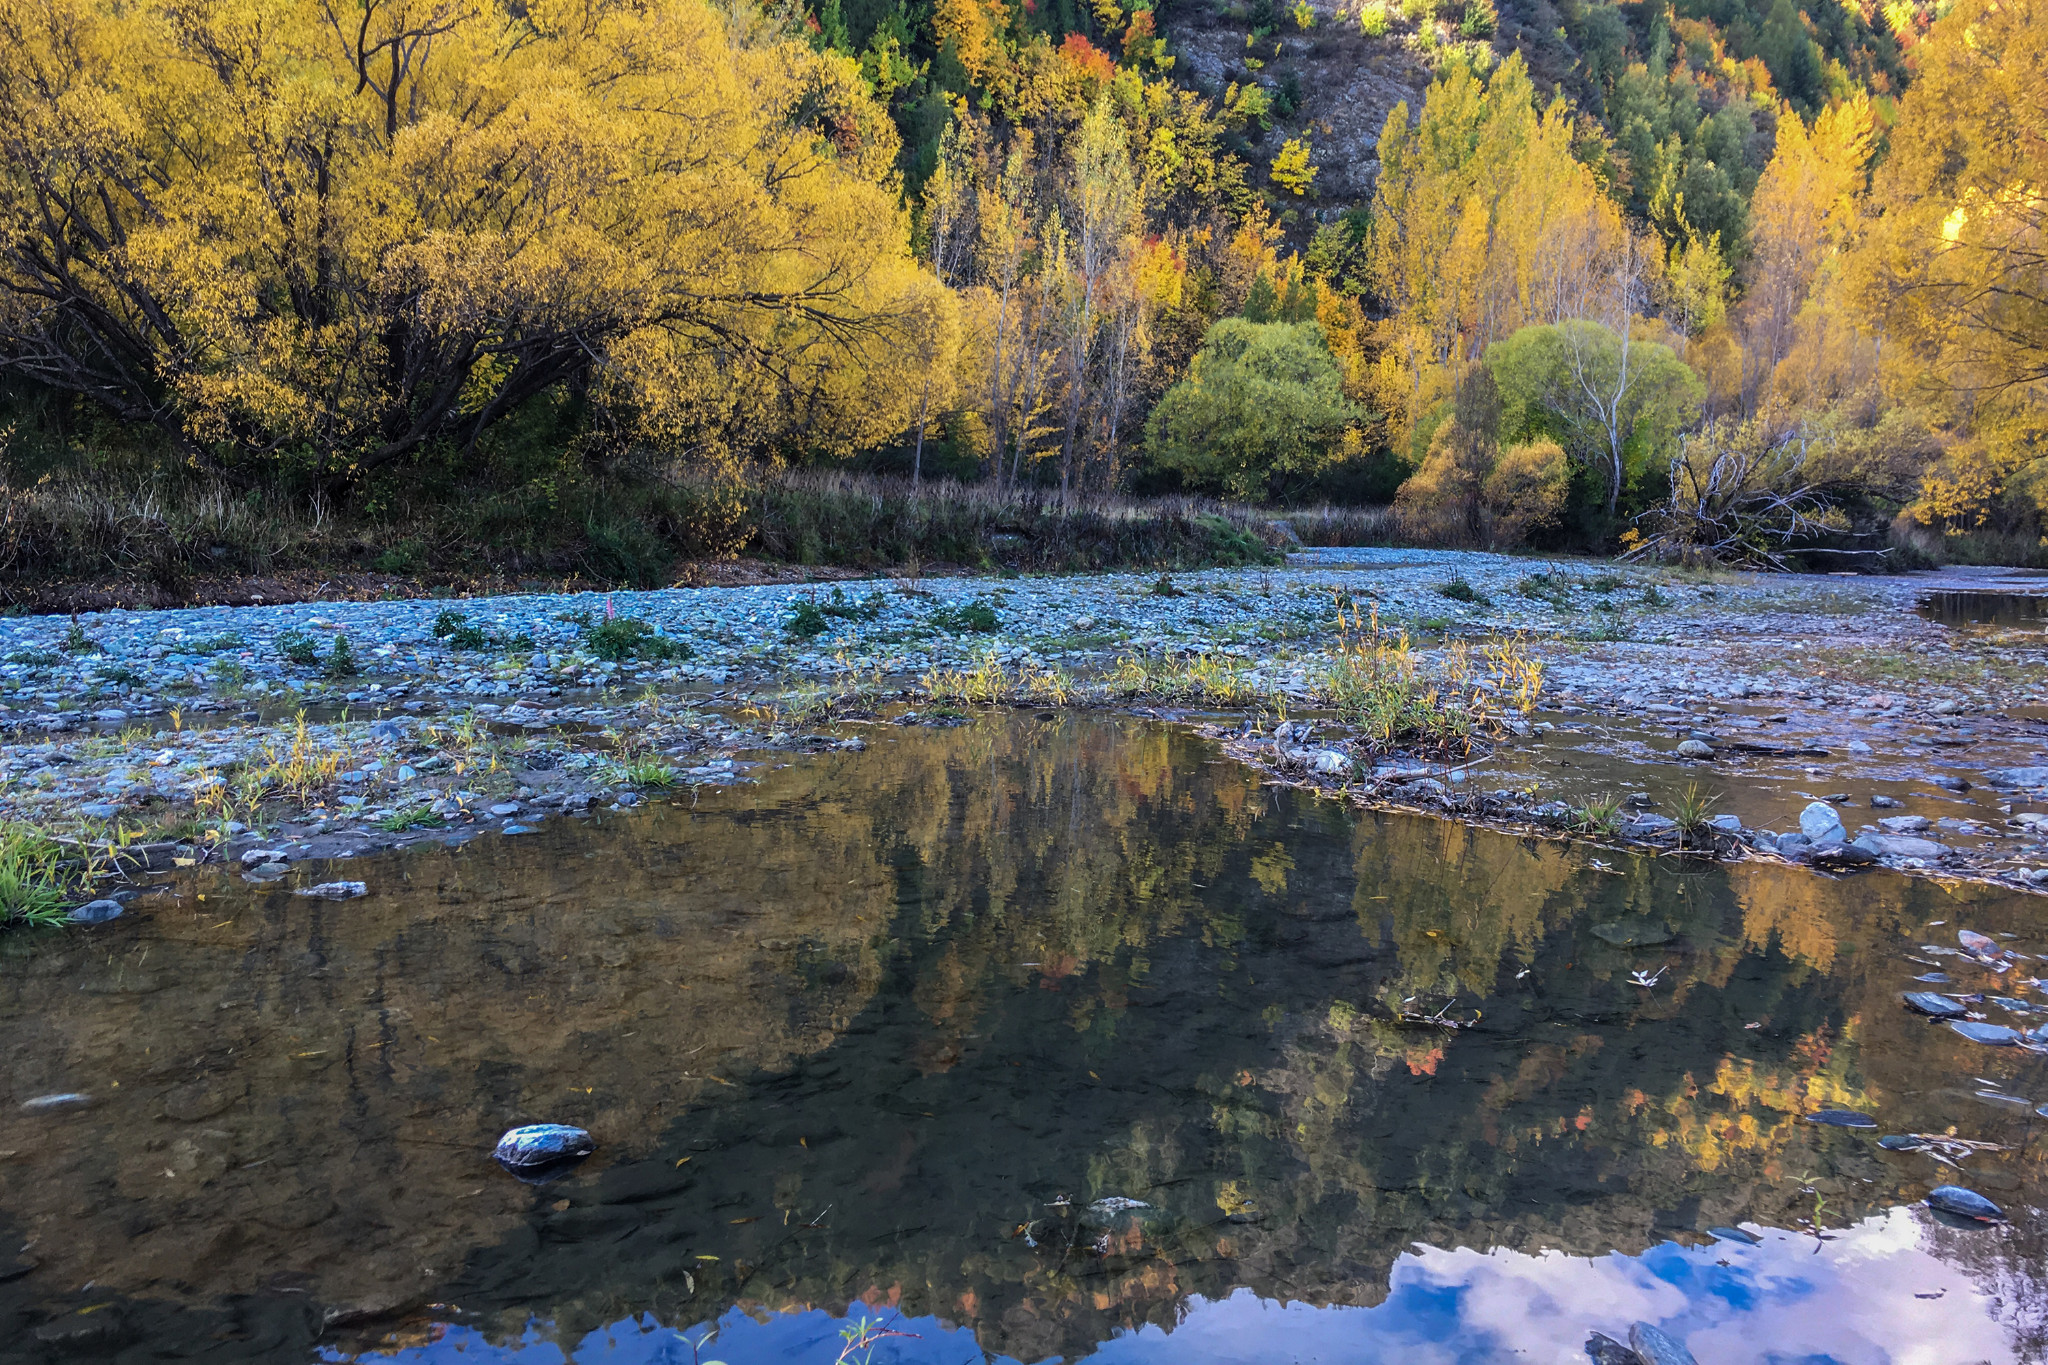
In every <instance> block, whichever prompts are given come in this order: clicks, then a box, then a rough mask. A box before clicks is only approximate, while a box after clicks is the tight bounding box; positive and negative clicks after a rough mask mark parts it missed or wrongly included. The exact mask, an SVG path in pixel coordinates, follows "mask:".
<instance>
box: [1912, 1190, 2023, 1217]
mask: <svg viewBox="0 0 2048 1365" xmlns="http://www.w3.org/2000/svg"><path fill="white" fill-rule="evenodd" d="M1927 1207H1928V1208H1930V1209H1935V1210H1938V1211H1939V1212H1942V1213H1946V1214H1951V1215H1953V1216H1954V1217H1957V1218H1970V1219H1974V1220H1975V1221H1977V1222H1979V1223H2003V1222H2004V1221H2005V1210H2004V1209H2001V1208H2000V1207H1998V1205H1996V1204H1994V1203H1992V1202H1991V1201H1990V1200H1989V1199H1986V1198H1985V1197H1984V1196H1983V1195H1981V1194H1979V1193H1977V1192H1976V1191H1975V1190H1966V1189H1964V1188H1963V1187H1962V1186H1961V1185H1936V1186H1935V1187H1934V1188H1933V1189H1931V1190H1929V1191H1928V1192H1927Z"/></svg>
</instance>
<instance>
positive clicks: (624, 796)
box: [612, 792, 640, 806]
mask: <svg viewBox="0 0 2048 1365" xmlns="http://www.w3.org/2000/svg"><path fill="white" fill-rule="evenodd" d="M612 799H613V800H614V801H617V802H618V803H619V804H620V805H621V806H637V805H639V804H640V793H639V792H620V793H619V794H618V795H617V796H615V797H613V798H612Z"/></svg>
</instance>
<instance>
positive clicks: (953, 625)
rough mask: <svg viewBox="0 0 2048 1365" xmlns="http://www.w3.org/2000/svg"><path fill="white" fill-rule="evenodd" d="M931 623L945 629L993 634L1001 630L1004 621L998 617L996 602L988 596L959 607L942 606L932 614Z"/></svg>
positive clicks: (958, 632) (955, 631)
mask: <svg viewBox="0 0 2048 1365" xmlns="http://www.w3.org/2000/svg"><path fill="white" fill-rule="evenodd" d="M931 624H932V625H933V626H934V627H935V628H937V629H939V630H943V631H949V632H952V633H955V634H964V633H966V632H969V631H972V632H975V633H977V634H981V635H993V634H995V633H996V632H997V631H999V630H1001V629H1002V628H1003V627H1002V622H1001V621H1000V620H999V619H997V617H996V609H995V604H994V603H992V602H990V601H989V600H988V599H986V598H976V599H975V600H974V601H972V602H966V603H962V604H961V605H960V606H957V607H940V608H939V609H938V610H937V611H935V612H933V613H932V614H931Z"/></svg>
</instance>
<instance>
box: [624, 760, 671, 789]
mask: <svg viewBox="0 0 2048 1365" xmlns="http://www.w3.org/2000/svg"><path fill="white" fill-rule="evenodd" d="M618 780H619V781H621V782H624V783H627V784H629V785H631V786H635V787H672V786H674V785H675V781H676V770H675V768H674V767H673V766H672V765H670V764H667V763H664V762H662V761H661V760H660V759H658V758H629V759H626V760H625V761H624V762H622V763H620V764H619V765H618Z"/></svg>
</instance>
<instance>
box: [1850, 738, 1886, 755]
mask: <svg viewBox="0 0 2048 1365" xmlns="http://www.w3.org/2000/svg"><path fill="white" fill-rule="evenodd" d="M1842 747H1843V748H1845V749H1847V750H1848V751H1849V752H1850V753H1852V754H1856V755H1858V756H1859V757H1860V756H1862V755H1865V754H1874V753H1876V752H1877V750H1875V749H1873V748H1871V747H1870V746H1869V745H1868V744H1865V743H1864V742H1863V741H1862V740H1860V739H1852V740H1850V741H1849V742H1848V743H1847V744H1845V745H1843V746H1842Z"/></svg>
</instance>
